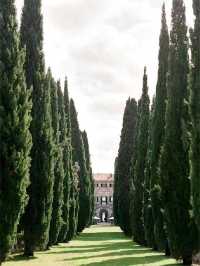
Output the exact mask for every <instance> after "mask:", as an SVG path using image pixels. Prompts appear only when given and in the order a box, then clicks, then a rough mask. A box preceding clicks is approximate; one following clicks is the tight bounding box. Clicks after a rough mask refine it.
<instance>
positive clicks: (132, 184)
mask: <svg viewBox="0 0 200 266" xmlns="http://www.w3.org/2000/svg"><path fill="white" fill-rule="evenodd" d="M140 107H141V99H140V100H139V101H138V103H137V122H136V135H135V140H134V151H135V152H134V153H133V155H132V158H131V168H130V209H129V213H130V224H131V230H132V233H133V230H134V229H133V227H134V195H135V186H134V176H135V164H136V161H137V153H138V152H137V150H138V134H139V121H140V109H141V108H140Z"/></svg>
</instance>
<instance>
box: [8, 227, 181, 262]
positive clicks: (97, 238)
mask: <svg viewBox="0 0 200 266" xmlns="http://www.w3.org/2000/svg"><path fill="white" fill-rule="evenodd" d="M131 265H137V266H144V265H145V266H162V265H163V266H177V265H179V264H177V263H176V262H175V260H173V259H167V258H166V257H165V256H163V255H162V254H160V253H157V252H152V250H150V249H148V248H144V247H141V246H138V245H136V244H134V243H133V242H132V240H130V239H128V238H126V237H125V236H124V235H123V233H122V232H121V231H120V229H119V228H118V227H114V226H93V227H91V228H89V229H86V230H85V231H84V233H82V234H81V235H80V236H79V237H77V238H76V239H75V240H73V241H72V242H70V243H69V244H60V245H59V246H56V247H53V248H51V250H49V251H47V252H37V253H36V255H35V258H33V259H31V260H24V259H23V258H22V257H20V256H19V255H18V256H14V257H11V258H10V260H9V261H8V262H6V263H5V264H3V266H131Z"/></svg>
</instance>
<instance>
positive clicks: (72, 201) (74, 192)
mask: <svg viewBox="0 0 200 266" xmlns="http://www.w3.org/2000/svg"><path fill="white" fill-rule="evenodd" d="M64 107H65V119H66V120H65V121H66V127H67V141H68V147H69V174H70V183H69V185H70V187H69V221H68V232H67V235H66V239H65V240H66V242H68V241H70V240H71V239H72V238H73V237H74V236H75V235H76V232H77V222H78V217H77V208H78V204H79V203H78V195H79V194H78V176H77V173H76V171H75V169H74V167H73V162H72V144H71V121H70V102H69V92H68V82H67V78H66V79H65V88H64Z"/></svg>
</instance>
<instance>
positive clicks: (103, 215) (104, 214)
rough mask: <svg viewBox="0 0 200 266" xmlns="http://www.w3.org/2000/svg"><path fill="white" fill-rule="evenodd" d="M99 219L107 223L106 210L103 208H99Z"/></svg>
mask: <svg viewBox="0 0 200 266" xmlns="http://www.w3.org/2000/svg"><path fill="white" fill-rule="evenodd" d="M99 215H100V219H101V223H107V222H108V211H107V210H105V209H102V210H100V213H99Z"/></svg>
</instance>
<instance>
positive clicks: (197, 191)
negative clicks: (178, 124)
mask: <svg viewBox="0 0 200 266" xmlns="http://www.w3.org/2000/svg"><path fill="white" fill-rule="evenodd" d="M193 10H194V15H195V25H194V30H193V31H191V41H192V71H191V114H192V147H191V178H192V195H193V206H194V215H195V220H196V224H197V226H198V230H199V239H200V161H199V160H200V115H199V114H200V104H199V101H200V2H199V1H198V0H193Z"/></svg>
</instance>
